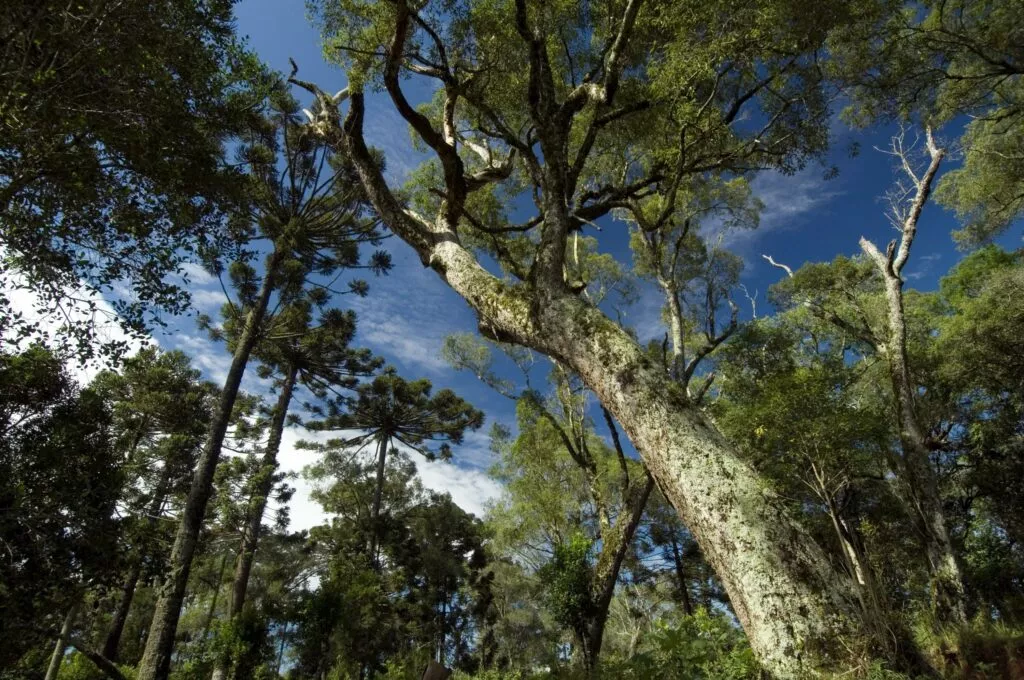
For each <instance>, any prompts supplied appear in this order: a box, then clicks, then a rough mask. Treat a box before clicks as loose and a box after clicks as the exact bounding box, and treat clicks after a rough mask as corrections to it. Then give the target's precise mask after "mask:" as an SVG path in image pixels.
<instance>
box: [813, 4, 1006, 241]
mask: <svg viewBox="0 0 1024 680" xmlns="http://www.w3.org/2000/svg"><path fill="white" fill-rule="evenodd" d="M864 12H865V15H866V16H867V17H869V18H870V20H869V21H865V22H863V23H859V24H857V25H855V26H854V27H853V29H852V30H850V31H846V32H843V33H837V34H836V36H835V40H834V44H833V48H834V53H835V54H836V55H837V60H836V71H837V73H838V75H839V76H840V77H841V78H842V79H843V80H845V81H846V82H847V83H849V84H850V85H851V86H852V88H851V89H852V92H853V94H854V98H855V100H856V102H857V103H856V105H854V106H851V108H850V110H849V111H848V114H850V116H851V118H853V119H854V120H855V121H856V122H859V123H868V122H870V121H871V120H877V119H879V118H888V117H898V118H902V119H910V118H914V117H916V118H918V119H920V122H922V123H924V124H927V125H931V126H934V127H935V128H936V129H938V127H939V126H940V125H943V124H945V123H949V124H950V125H951V126H952V127H953V129H957V128H958V126H959V121H958V118H959V117H961V116H965V115H966V116H969V117H970V120H969V122H968V123H967V124H966V125H965V126H964V127H963V133H962V135H961V136H960V143H959V146H960V148H962V150H963V163H962V164H961V165H960V167H957V168H953V169H951V170H950V171H949V172H947V173H946V174H945V175H944V176H943V177H942V179H941V181H939V183H938V188H937V192H936V195H937V198H938V200H939V202H940V203H942V204H943V205H945V206H947V207H949V208H951V209H953V210H955V211H956V213H957V215H958V216H959V217H960V218H961V219H962V220H963V223H964V224H963V228H962V229H961V230H960V231H959V232H958V233H957V234H956V236H957V238H958V239H960V240H961V241H962V242H964V243H965V244H968V245H970V244H977V243H982V242H985V241H987V240H988V239H990V238H992V237H994V236H996V235H998V234H999V233H1001V232H1003V231H1005V230H1006V228H1007V227H1009V226H1010V225H1011V224H1012V223H1013V222H1014V220H1015V219H1017V218H1018V217H1020V215H1021V212H1022V210H1024V153H1022V140H1024V52H1022V50H1021V44H1022V40H1021V29H1020V26H1021V22H1022V20H1024V9H1022V8H1021V6H1020V3H1018V2H1014V0H981V1H980V2H979V1H974V0H972V1H970V2H968V1H967V0H955V1H953V2H948V1H946V0H924V1H922V2H888V0H880V1H879V2H872V3H867V4H866V5H865V6H864Z"/></svg>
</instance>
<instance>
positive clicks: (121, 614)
mask: <svg viewBox="0 0 1024 680" xmlns="http://www.w3.org/2000/svg"><path fill="white" fill-rule="evenodd" d="M169 484H170V471H169V470H168V469H167V467H166V466H165V467H164V469H163V470H162V471H161V474H160V481H158V482H157V486H156V488H155V489H154V490H153V499H152V501H151V502H150V504H149V507H148V508H147V514H146V522H145V526H146V527H147V528H150V529H151V528H153V527H155V526H156V518H157V517H158V516H159V514H160V509H161V508H162V507H163V505H164V501H165V500H166V497H167V487H168V485H169ZM141 576H142V565H141V563H137V564H135V565H133V566H132V568H131V570H130V571H129V572H128V576H127V577H125V580H124V584H123V585H122V586H121V598H120V599H119V600H118V602H117V608H116V609H115V610H114V617H113V620H112V621H111V622H110V628H109V629H108V630H107V636H106V638H105V639H104V641H103V650H102V651H101V654H102V655H103V656H104V657H105V658H106V659H107V660H108V661H115V662H116V661H117V653H118V648H119V647H120V646H121V635H122V634H123V633H124V625H125V623H126V622H127V621H128V614H129V613H131V609H132V601H133V600H134V599H135V588H136V587H137V586H138V583H139V578H140V577H141Z"/></svg>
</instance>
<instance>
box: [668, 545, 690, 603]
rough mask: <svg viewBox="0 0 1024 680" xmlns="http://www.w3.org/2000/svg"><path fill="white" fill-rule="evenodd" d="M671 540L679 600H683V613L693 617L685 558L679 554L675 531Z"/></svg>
mask: <svg viewBox="0 0 1024 680" xmlns="http://www.w3.org/2000/svg"><path fill="white" fill-rule="evenodd" d="M669 540H670V541H671V542H672V562H673V563H674V564H675V567H676V580H678V581H679V599H681V600H682V604H683V613H684V614H686V615H687V616H691V615H692V614H693V603H692V602H691V601H690V590H689V588H687V585H686V570H685V569H684V568H683V556H682V554H681V553H680V552H679V542H678V541H676V534H675V531H673V532H672V535H671V537H670V538H669Z"/></svg>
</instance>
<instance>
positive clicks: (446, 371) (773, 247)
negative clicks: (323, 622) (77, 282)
mask: <svg viewBox="0 0 1024 680" xmlns="http://www.w3.org/2000/svg"><path fill="white" fill-rule="evenodd" d="M236 17H237V28H238V33H239V35H240V36H243V37H246V38H247V39H248V44H249V45H250V46H251V47H252V48H253V49H254V50H255V51H256V53H257V54H258V56H259V57H260V58H261V59H262V60H263V61H264V62H265V63H266V64H267V65H268V66H269V67H270V68H272V69H276V70H278V71H281V72H287V71H288V70H289V59H294V60H295V62H296V63H297V64H298V65H299V67H300V69H301V71H300V74H301V76H302V78H303V79H304V80H306V81H309V82H314V83H317V84H318V85H321V86H323V87H325V88H326V89H332V90H333V89H340V88H342V87H344V86H345V85H347V83H346V82H345V75H344V73H343V72H342V71H341V70H340V69H338V68H337V67H335V66H332V65H330V64H328V63H327V61H326V60H325V59H324V56H323V52H322V49H321V39H320V36H319V34H318V31H317V29H316V28H315V27H314V26H313V25H312V24H311V22H310V21H309V19H308V17H307V14H306V9H305V6H304V3H303V2H302V1H301V0H287V1H282V0H242V1H241V2H240V3H238V5H237V6H236ZM404 88H405V90H406V92H407V94H408V96H409V97H410V98H412V99H413V103H414V104H419V103H423V102H427V101H428V100H429V99H430V98H431V96H432V91H431V90H430V85H429V84H428V83H427V82H425V81H418V80H416V79H413V80H410V81H408V82H406V83H405V84H404ZM306 95H307V93H304V92H301V91H298V92H296V96H298V97H299V98H300V100H301V101H305V98H307V97H306ZM842 106H843V102H842V101H840V102H837V103H836V105H835V112H834V113H833V117H832V119H831V124H830V131H829V132H830V135H831V138H832V146H831V149H830V151H829V152H828V154H827V157H826V158H825V159H824V162H822V163H817V162H812V163H810V164H808V166H807V167H806V168H804V169H802V170H800V171H798V172H796V173H795V174H792V175H784V174H781V173H778V172H773V171H768V172H762V173H761V174H759V175H757V176H756V177H755V178H754V179H753V181H752V183H751V188H752V191H753V194H754V196H756V198H757V199H759V200H760V202H761V204H762V209H761V213H760V220H759V226H758V227H757V228H756V229H732V230H723V231H722V232H721V233H720V235H719V238H720V239H721V244H722V245H724V246H725V247H726V248H727V249H729V250H730V251H732V252H734V253H736V254H737V255H739V256H740V257H741V258H742V260H743V264H744V268H743V271H742V274H741V277H740V282H741V283H742V284H743V286H745V288H746V291H747V292H748V293H749V294H750V295H751V296H755V295H756V297H755V304H756V310H757V313H758V314H759V315H763V314H765V313H768V312H770V311H771V308H770V304H769V303H768V301H767V299H766V298H767V289H768V288H769V286H771V285H772V284H773V283H775V282H777V281H778V280H779V279H780V276H781V275H783V273H782V272H781V271H780V270H779V269H777V268H773V267H772V266H771V265H770V264H769V263H768V262H766V261H765V260H764V259H762V255H771V256H773V257H774V258H775V259H776V260H777V261H778V262H781V263H784V264H787V265H789V266H791V267H793V268H797V267H799V266H800V265H801V264H803V263H804V262H811V261H828V260H831V259H832V258H834V257H835V256H837V255H855V254H858V253H859V252H860V248H859V246H858V239H859V238H860V237H861V236H864V237H866V238H868V239H869V240H872V241H874V242H877V243H886V242H887V241H888V240H890V239H891V238H893V236H894V233H895V232H894V231H893V229H892V227H891V225H890V224H889V223H888V221H887V220H886V219H885V216H884V212H885V208H886V206H885V202H884V200H883V199H884V195H885V193H886V192H887V191H888V190H889V188H890V187H891V186H892V183H893V180H894V177H895V170H896V167H895V165H894V159H893V158H892V157H891V156H889V155H887V154H885V153H882V151H881V150H882V149H885V148H887V147H888V142H889V139H890V137H891V136H892V135H893V134H894V133H895V132H897V131H898V128H897V127H896V126H875V127H871V128H867V129H863V130H861V129H852V128H850V127H849V126H847V125H846V124H845V123H844V122H843V121H842V120H840V118H839V115H838V113H839V109H840V108H841V107H842ZM365 126H366V136H367V140H368V142H369V143H371V144H372V145H374V146H376V147H378V148H380V149H382V150H383V151H384V154H385V156H386V158H387V162H388V166H387V167H388V177H389V180H390V181H391V183H392V184H393V185H399V184H401V183H402V182H403V181H404V180H405V179H406V178H407V177H408V176H409V174H410V173H411V172H412V171H413V170H414V169H415V168H416V167H417V165H418V164H419V163H420V162H421V161H422V160H423V159H424V158H425V156H424V155H423V154H422V153H421V152H418V151H417V150H415V149H414V148H413V145H412V142H411V139H410V136H409V133H408V127H407V124H406V123H405V121H404V120H403V119H402V118H401V117H400V116H399V115H398V113H397V112H396V111H395V110H394V108H393V107H392V106H391V104H390V102H389V101H388V100H387V97H386V95H384V94H380V93H369V94H368V96H367V116H366V124H365ZM961 131H962V121H954V122H953V123H951V124H949V125H947V126H946V127H945V128H942V129H940V130H939V131H938V135H939V138H940V140H942V139H946V140H952V139H955V138H956V137H958V136H959V134H960V133H961ZM915 134H916V132H915V131H914V130H910V131H909V132H908V137H909V138H913V137H914V136H915ZM922 144H923V141H922ZM855 150H856V151H857V152H855ZM955 163H956V160H955V155H954V162H953V163H948V164H947V166H946V168H944V169H943V171H944V172H945V171H948V170H949V169H952V168H954V167H956V166H955ZM831 166H835V167H836V168H837V169H838V174H837V175H835V176H834V177H830V176H828V175H829V173H827V172H826V170H827V168H829V167H831ZM524 203H528V202H526V201H524ZM520 216H522V217H524V218H525V217H528V215H526V214H523V215H517V214H515V213H514V214H513V215H512V217H513V219H514V218H516V217H520ZM600 226H601V228H602V231H601V233H600V234H595V233H594V232H593V231H592V230H590V231H589V232H587V231H585V232H584V233H589V234H592V235H596V236H599V249H600V250H601V251H602V252H605V253H609V254H611V255H612V256H613V257H614V258H615V259H616V260H617V261H619V262H620V263H622V264H623V265H625V266H627V267H628V266H629V265H630V263H631V262H632V254H631V252H630V250H629V229H628V226H627V225H626V224H625V223H623V222H620V221H615V220H612V219H610V218H602V219H601V220H600ZM958 226H959V225H958V222H957V220H956V218H955V216H953V215H952V214H951V213H949V212H947V211H944V210H943V209H941V208H940V207H938V206H935V205H932V204H929V205H928V206H927V207H926V209H925V212H924V215H923V217H922V226H921V229H920V233H919V235H918V238H917V242H916V248H915V255H914V257H913V258H912V259H911V262H910V263H909V265H908V267H907V270H906V271H905V272H904V275H905V277H906V278H907V279H908V284H909V286H911V287H914V288H920V289H924V290H929V289H933V288H934V287H935V286H936V285H937V282H938V279H939V277H940V276H941V275H942V274H943V273H944V272H946V271H947V270H948V269H949V268H950V267H951V266H952V265H953V264H954V263H955V262H956V261H957V260H958V259H959V258H960V257H961V256H962V254H961V252H960V251H958V250H957V247H956V244H955V242H954V241H953V239H952V237H951V232H952V231H954V230H955V229H956V228H957V227H958ZM711 232H712V233H713V232H714V228H713V225H712V229H711ZM1020 233H1021V229H1020V225H1016V226H1015V227H1014V228H1013V229H1011V230H1009V231H1008V232H1007V233H1006V234H1004V235H1003V236H1002V237H1000V239H999V242H1000V243H1003V244H1005V245H1008V246H1011V247H1012V246H1013V245H1014V244H1016V243H1019V239H1020ZM386 247H387V248H388V249H389V250H391V252H392V253H393V256H394V260H395V265H396V266H395V267H394V269H393V271H392V273H390V274H389V275H388V276H383V277H370V278H369V283H370V294H369V296H368V297H366V298H349V299H346V300H345V301H344V302H345V304H346V305H347V306H349V307H350V308H352V309H354V310H355V311H356V313H357V315H358V331H357V333H358V334H357V344H360V345H362V346H366V347H368V348H370V349H371V350H373V351H374V352H375V353H377V354H379V355H380V356H382V357H384V358H385V359H386V360H387V361H388V362H390V363H393V364H395V365H396V366H397V367H398V368H399V369H401V371H402V373H403V375H408V376H411V377H412V376H424V377H427V378H429V379H430V380H431V381H432V382H433V383H434V385H435V388H436V389H441V388H445V387H449V388H452V389H454V390H456V391H457V392H458V393H459V394H460V395H463V396H464V397H465V398H466V399H467V400H468V401H470V402H471V403H473V404H475V405H477V406H478V407H479V408H481V409H482V410H483V411H484V412H485V413H486V414H487V419H488V422H489V423H494V422H499V423H504V424H508V425H511V424H513V423H514V422H515V415H514V405H513V404H512V402H510V401H509V400H507V399H504V398H502V397H501V396H498V395H496V394H495V393H494V392H493V391H492V390H490V389H488V388H487V387H486V386H484V385H482V384H481V383H480V382H479V381H478V380H476V379H475V378H474V377H473V376H472V375H470V374H468V373H464V372H457V371H455V370H454V369H452V368H451V367H449V366H448V364H447V363H446V362H445V361H444V360H443V359H442V357H441V345H442V341H443V339H444V337H445V336H446V335H448V334H450V333H455V332H475V331H476V317H475V315H474V314H473V313H472V311H471V310H470V309H469V307H468V305H467V304H466V303H465V302H464V301H463V300H462V298H461V297H459V296H458V295H457V294H456V293H454V292H453V291H452V290H451V289H450V288H449V287H448V286H446V285H445V284H444V283H443V282H442V281H441V280H440V279H439V278H438V277H437V276H436V275H434V273H433V272H431V271H429V270H427V269H424V268H423V267H421V266H420V264H419V260H418V257H417V256H416V255H415V254H414V253H413V251H412V249H411V248H409V247H408V246H407V245H406V244H405V243H404V242H402V241H400V240H398V239H396V238H390V239H388V240H387V241H386ZM186 272H187V273H188V275H189V278H190V284H191V285H190V289H191V293H192V298H193V303H194V305H195V307H196V309H197V310H198V311H199V312H202V313H207V314H215V313H216V311H217V310H218V309H219V307H220V305H221V304H223V301H224V296H223V292H222V290H221V286H220V284H219V282H218V281H217V280H216V278H214V277H212V276H210V275H209V274H207V273H206V272H205V271H203V270H202V269H201V268H200V267H198V266H194V265H186ZM637 286H638V291H639V295H638V296H637V299H636V301H635V302H634V303H633V304H631V305H629V306H627V307H625V308H624V309H623V312H622V313H623V321H624V322H625V323H626V324H628V325H630V326H632V327H633V328H635V329H636V331H637V333H638V335H639V336H640V338H641V339H642V340H650V339H659V340H660V339H661V337H662V335H663V333H664V332H665V331H664V326H663V324H662V321H661V318H660V317H661V306H662V297H661V296H660V295H659V293H658V291H657V290H656V289H655V287H654V286H653V285H652V284H650V283H645V282H638V283H637ZM736 302H737V303H738V304H739V305H740V308H741V312H740V314H741V318H749V316H750V315H751V313H752V305H751V303H750V301H749V300H745V299H742V298H739V299H737V300H736ZM21 304H23V306H24V305H27V301H24V302H22V303H21ZM441 310H443V312H444V314H443V315H442V314H439V313H438V312H439V311H441ZM170 321H171V323H170V326H169V327H168V328H166V329H158V330H157V331H156V332H155V333H154V339H155V340H156V341H157V342H158V343H159V344H160V345H161V346H162V347H165V348H168V349H181V350H183V351H185V352H187V353H188V354H190V355H191V356H192V357H194V361H195V363H196V365H197V366H198V367H200V368H201V369H202V370H203V372H204V374H205V375H206V377H208V378H210V379H213V380H215V381H220V380H222V378H223V376H224V375H225V372H226V369H227V365H228V361H229V355H228V354H227V352H226V350H225V349H224V348H223V346H221V345H218V344H214V343H212V342H211V341H209V340H208V339H207V338H206V337H205V335H204V334H203V333H202V332H201V331H199V330H198V328H197V327H196V325H195V322H194V318H193V317H179V318H175V319H171V320H170ZM537 363H538V368H537V371H539V372H538V373H537V377H538V378H542V372H546V371H547V370H548V369H547V364H546V362H544V361H538V362H537ZM497 367H498V370H499V372H501V374H502V375H503V377H509V378H511V377H515V375H516V372H515V370H514V368H512V367H510V366H509V365H508V364H506V363H503V362H500V361H499V362H498V364H497ZM540 382H541V381H540V380H538V383H540ZM243 388H244V389H248V390H250V391H253V392H262V391H264V389H265V388H264V387H263V386H262V385H261V384H260V383H259V381H258V380H257V379H256V378H255V376H253V375H248V376H247V377H246V381H245V383H244V384H243ZM598 415H599V414H598ZM487 429H488V427H485V428H484V429H483V430H481V431H479V432H475V433H469V434H468V435H467V437H466V442H465V444H463V445H462V446H460V447H457V448H456V450H455V455H454V457H453V460H452V462H451V463H443V462H426V461H418V462H417V464H418V466H419V469H420V474H421V475H422V476H423V477H424V483H425V485H426V486H427V487H430V488H436V489H444V490H447V491H449V492H451V493H452V495H453V497H454V498H455V500H456V501H457V502H458V503H460V504H461V505H462V506H463V507H465V508H467V509H469V510H471V511H474V512H477V513H480V512H482V511H483V508H484V505H485V503H486V502H487V501H488V500H489V499H491V498H493V497H494V496H495V495H496V494H497V493H498V487H497V486H496V484H495V482H494V481H493V480H491V479H489V478H488V477H487V476H486V474H484V473H485V471H486V469H487V467H488V466H489V465H490V460H491V454H490V453H489V451H488V449H487V447H488V435H487ZM303 438H307V439H308V438H310V436H309V435H308V434H306V433H300V432H299V431H297V430H295V429H294V428H290V429H289V430H287V431H286V432H285V436H284V442H283V445H282V453H281V461H282V466H283V468H284V469H292V470H299V469H301V468H302V467H304V466H305V465H307V464H309V463H312V462H314V461H313V456H312V454H310V453H309V452H305V451H300V450H297V449H296V448H295V443H296V442H297V441H298V440H300V439H303ZM305 484H306V482H304V481H300V482H299V487H300V488H299V493H298V494H297V495H296V497H295V498H294V499H293V501H292V504H293V506H294V508H293V512H292V518H293V523H294V526H295V528H303V527H305V526H311V525H313V524H315V523H316V522H318V521H319V519H320V515H321V511H320V510H319V508H318V506H316V505H315V504H313V503H312V502H310V501H309V500H308V489H306V488H303V487H304V485H305Z"/></svg>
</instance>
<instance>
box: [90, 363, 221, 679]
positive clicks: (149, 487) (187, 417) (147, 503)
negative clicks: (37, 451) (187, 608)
mask: <svg viewBox="0 0 1024 680" xmlns="http://www.w3.org/2000/svg"><path fill="white" fill-rule="evenodd" d="M93 387H94V389H95V390H96V391H97V393H98V394H100V395H101V396H102V397H103V399H104V400H105V401H106V402H107V403H108V404H109V405H110V409H111V411H112V415H113V424H114V432H115V433H116V437H117V444H118V450H119V451H121V452H123V456H124V459H125V466H126V467H127V468H128V469H130V470H137V471H139V472H138V473H137V474H136V475H134V479H133V480H132V482H133V483H131V484H128V485H126V486H125V490H124V493H123V494H122V497H121V498H120V499H119V502H120V504H121V506H122V507H123V508H124V509H123V511H122V512H123V514H124V515H125V516H126V522H125V526H124V528H123V531H122V533H121V535H122V538H123V540H124V543H125V545H124V546H123V547H122V552H123V554H124V562H125V565H126V567H127V573H126V574H125V577H124V581H123V584H122V586H121V589H120V596H119V598H118V600H117V604H116V606H115V609H114V613H113V615H112V618H111V621H110V625H109V628H108V629H107V633H106V636H105V638H104V641H103V645H102V648H101V649H100V654H101V655H102V656H103V657H104V658H106V659H108V660H109V661H115V662H116V661H117V660H118V648H119V646H120V643H121V636H122V633H123V631H124V626H125V623H126V622H127V619H128V615H129V612H130V610H131V606H132V601H133V600H134V597H135V590H136V587H137V585H138V583H139V580H140V579H141V578H142V577H143V575H144V574H145V573H152V572H153V571H156V570H159V569H160V565H162V563H163V558H164V554H163V552H164V551H163V550H162V547H161V545H160V543H161V539H162V538H164V536H163V533H164V532H162V531H161V530H160V524H161V523H160V522H159V519H160V518H161V516H162V515H163V514H164V512H165V508H166V506H167V504H168V500H169V499H170V498H173V497H176V496H180V495H183V494H184V492H185V491H186V490H187V486H188V483H189V477H190V475H191V472H192V467H193V465H194V464H195V459H196V455H197V453H198V450H199V449H200V447H201V446H202V439H203V435H204V434H205V432H206V429H207V427H208V424H209V414H210V408H211V404H212V402H213V400H214V399H215V397H216V395H215V390H214V388H213V386H212V385H211V384H209V383H201V382H200V380H199V372H198V371H197V370H196V369H194V368H192V366H191V362H190V360H189V359H188V357H187V356H185V355H184V354H182V353H181V352H161V351H159V350H156V349H153V348H147V349H144V350H143V351H141V352H140V353H139V354H138V355H136V356H134V357H131V358H129V359H126V360H125V361H124V363H123V365H122V367H121V369H120V371H119V372H115V371H110V370H108V371H105V372H103V373H101V374H100V375H99V376H97V378H96V380H95V382H94V385H93Z"/></svg>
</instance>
